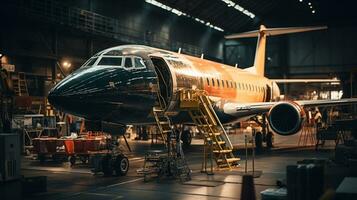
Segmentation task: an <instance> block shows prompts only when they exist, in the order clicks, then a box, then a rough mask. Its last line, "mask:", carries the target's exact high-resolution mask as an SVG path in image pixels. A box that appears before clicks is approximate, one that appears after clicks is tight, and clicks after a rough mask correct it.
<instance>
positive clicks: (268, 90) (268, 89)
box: [264, 85, 271, 102]
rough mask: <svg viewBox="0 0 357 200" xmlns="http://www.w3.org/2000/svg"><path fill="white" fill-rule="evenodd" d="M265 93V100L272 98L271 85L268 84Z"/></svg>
mask: <svg viewBox="0 0 357 200" xmlns="http://www.w3.org/2000/svg"><path fill="white" fill-rule="evenodd" d="M264 93H265V95H264V96H265V102H269V101H270V100H271V87H270V86H269V85H266V89H265V90H264Z"/></svg>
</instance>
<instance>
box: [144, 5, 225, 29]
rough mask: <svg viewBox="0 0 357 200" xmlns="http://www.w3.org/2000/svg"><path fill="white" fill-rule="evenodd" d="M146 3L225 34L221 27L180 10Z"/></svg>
mask: <svg viewBox="0 0 357 200" xmlns="http://www.w3.org/2000/svg"><path fill="white" fill-rule="evenodd" d="M145 2H146V3H149V4H151V5H154V6H157V7H159V8H162V9H164V10H167V11H169V12H172V13H174V14H176V15H177V16H185V17H188V18H191V19H193V20H195V21H197V22H200V23H201V24H204V25H206V26H208V27H210V28H213V29H215V30H217V31H221V32H224V30H223V29H222V28H220V27H218V26H214V25H212V24H211V23H210V22H205V21H203V20H202V19H199V18H196V17H192V16H191V15H189V14H187V13H184V12H182V11H180V10H177V9H175V8H171V7H170V6H167V5H165V4H162V3H160V2H158V1H155V0H145Z"/></svg>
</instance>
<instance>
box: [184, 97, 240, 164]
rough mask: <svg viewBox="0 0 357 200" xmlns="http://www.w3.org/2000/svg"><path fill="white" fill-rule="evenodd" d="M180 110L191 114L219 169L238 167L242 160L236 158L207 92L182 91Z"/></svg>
mask: <svg viewBox="0 0 357 200" xmlns="http://www.w3.org/2000/svg"><path fill="white" fill-rule="evenodd" d="M180 108H181V109H183V110H186V111H187V112H188V113H189V115H190V116H191V118H192V120H193V122H194V123H195V124H196V126H197V128H198V130H199V131H200V133H202V134H203V136H204V140H205V145H206V146H209V148H208V149H209V151H210V152H209V153H212V154H213V158H214V159H215V161H216V163H217V166H218V168H220V169H224V168H228V169H232V167H234V166H238V161H239V160H240V158H237V157H235V156H234V154H233V152H232V151H233V146H232V144H231V142H230V140H229V138H228V135H227V133H226V131H225V129H224V127H223V125H222V124H221V122H220V120H219V118H218V117H217V115H216V113H215V111H214V109H213V107H212V104H211V101H210V99H209V98H208V96H207V94H206V92H205V91H202V90H182V91H180Z"/></svg>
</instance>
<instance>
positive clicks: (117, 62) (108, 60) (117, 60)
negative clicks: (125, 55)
mask: <svg viewBox="0 0 357 200" xmlns="http://www.w3.org/2000/svg"><path fill="white" fill-rule="evenodd" d="M122 60H123V59H122V57H102V59H100V61H99V63H98V64H97V65H109V66H121V65H122Z"/></svg>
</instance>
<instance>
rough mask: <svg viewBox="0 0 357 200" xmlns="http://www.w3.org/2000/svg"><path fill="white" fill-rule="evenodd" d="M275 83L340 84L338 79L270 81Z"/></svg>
mask: <svg viewBox="0 0 357 200" xmlns="http://www.w3.org/2000/svg"><path fill="white" fill-rule="evenodd" d="M270 80H271V81H273V82H276V83H340V82H341V81H340V80H338V79H270Z"/></svg>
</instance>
